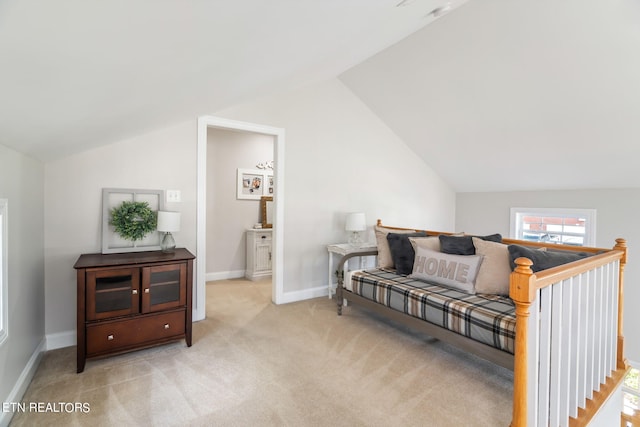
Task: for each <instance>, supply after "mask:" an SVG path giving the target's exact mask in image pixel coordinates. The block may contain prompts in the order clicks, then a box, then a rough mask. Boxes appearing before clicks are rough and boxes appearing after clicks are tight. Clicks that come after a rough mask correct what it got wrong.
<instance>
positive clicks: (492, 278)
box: [473, 237, 511, 296]
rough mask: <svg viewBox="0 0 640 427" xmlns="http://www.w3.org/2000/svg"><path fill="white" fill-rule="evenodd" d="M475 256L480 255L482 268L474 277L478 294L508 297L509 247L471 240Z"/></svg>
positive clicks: (509, 274)
mask: <svg viewBox="0 0 640 427" xmlns="http://www.w3.org/2000/svg"><path fill="white" fill-rule="evenodd" d="M473 246H475V247H476V255H482V256H483V257H484V258H482V266H481V267H480V271H478V277H476V292H477V293H479V294H494V295H507V296H508V295H509V283H510V276H511V264H510V258H509V246H508V245H505V244H503V243H496V242H490V241H488V240H482V239H478V238H477V237H474V238H473Z"/></svg>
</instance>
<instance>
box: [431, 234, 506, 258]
mask: <svg viewBox="0 0 640 427" xmlns="http://www.w3.org/2000/svg"><path fill="white" fill-rule="evenodd" d="M474 237H477V238H478V239H482V240H487V241H489V242H497V243H502V236H501V235H500V234H490V235H488V236H447V235H446V234H441V235H440V250H441V251H442V252H444V253H445V254H453V255H475V254H476V247H475V246H473V238H474Z"/></svg>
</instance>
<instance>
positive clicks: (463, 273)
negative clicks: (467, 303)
mask: <svg viewBox="0 0 640 427" xmlns="http://www.w3.org/2000/svg"><path fill="white" fill-rule="evenodd" d="M481 263H482V256H480V255H452V254H445V253H442V252H436V251H432V250H431V249H426V248H422V247H420V246H418V247H417V249H416V258H415V261H414V263H413V273H411V274H410V275H409V277H410V278H412V279H418V280H424V281H427V282H431V283H437V284H439V285H443V286H447V287H450V288H454V289H457V290H459V291H462V292H466V293H468V294H475V293H476V291H475V280H476V275H477V273H478V269H479V268H480V264H481Z"/></svg>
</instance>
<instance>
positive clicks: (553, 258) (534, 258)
mask: <svg viewBox="0 0 640 427" xmlns="http://www.w3.org/2000/svg"><path fill="white" fill-rule="evenodd" d="M589 256H591V254H589V253H586V252H569V251H554V250H548V251H540V250H536V249H532V248H528V247H526V246H520V245H509V257H510V261H511V269H514V268H516V263H515V260H516V259H517V258H520V257H524V258H529V259H530V260H531V262H533V265H532V266H531V270H532V271H533V272H534V273H535V272H537V271H542V270H546V269H548V268H552V267H557V266H559V265H562V264H567V263H569V262H573V261H577V260H579V259H583V258H587V257H589Z"/></svg>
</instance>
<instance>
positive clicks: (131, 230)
mask: <svg viewBox="0 0 640 427" xmlns="http://www.w3.org/2000/svg"><path fill="white" fill-rule="evenodd" d="M157 221H158V219H157V216H156V213H155V212H154V211H152V210H151V208H150V207H149V203H147V202H122V204H121V205H120V207H117V208H113V209H111V220H110V221H109V224H111V225H113V227H114V228H115V230H116V233H118V234H119V235H120V237H122V238H123V239H126V240H132V241H134V242H135V241H136V240H142V239H143V238H144V236H146V235H147V234H149V233H150V232H152V231H153V230H155V229H156V226H157Z"/></svg>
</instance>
